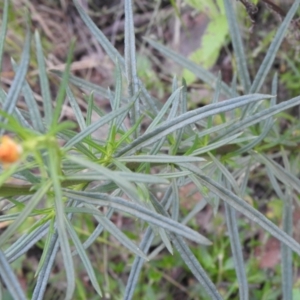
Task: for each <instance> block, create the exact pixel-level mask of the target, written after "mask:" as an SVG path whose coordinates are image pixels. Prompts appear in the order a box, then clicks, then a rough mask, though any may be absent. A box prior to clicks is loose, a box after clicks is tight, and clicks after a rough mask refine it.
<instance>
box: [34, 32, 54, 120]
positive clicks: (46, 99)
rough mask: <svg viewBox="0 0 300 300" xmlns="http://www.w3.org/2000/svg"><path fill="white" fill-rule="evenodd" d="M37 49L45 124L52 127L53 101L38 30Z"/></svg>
mask: <svg viewBox="0 0 300 300" xmlns="http://www.w3.org/2000/svg"><path fill="white" fill-rule="evenodd" d="M35 47H36V56H37V61H38V69H39V78H40V86H41V90H42V98H43V105H44V113H45V122H46V125H47V126H50V124H51V122H52V115H53V108H52V99H51V93H50V87H49V81H48V75H47V72H46V67H45V58H44V54H43V49H42V44H41V39H40V35H39V32H38V31H37V30H36V31H35Z"/></svg>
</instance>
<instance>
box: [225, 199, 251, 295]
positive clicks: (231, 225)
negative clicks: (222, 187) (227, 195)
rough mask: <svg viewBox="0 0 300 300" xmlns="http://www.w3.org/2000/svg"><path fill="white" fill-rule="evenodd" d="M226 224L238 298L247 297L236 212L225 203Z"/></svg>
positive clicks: (247, 291)
mask: <svg viewBox="0 0 300 300" xmlns="http://www.w3.org/2000/svg"><path fill="white" fill-rule="evenodd" d="M225 215H226V224H227V228H228V233H229V238H230V246H231V252H232V256H233V259H234V267H235V272H236V277H237V280H238V283H239V295H240V299H243V300H248V299H249V288H248V281H247V276H246V270H245V264H244V259H243V251H242V247H241V242H240V239H239V230H238V224H237V220H236V212H235V210H234V208H232V207H230V206H229V205H228V204H227V203H225Z"/></svg>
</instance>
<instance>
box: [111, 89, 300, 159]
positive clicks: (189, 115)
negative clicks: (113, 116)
mask: <svg viewBox="0 0 300 300" xmlns="http://www.w3.org/2000/svg"><path fill="white" fill-rule="evenodd" d="M271 97H272V96H269V95H262V94H253V95H247V96H240V97H236V98H233V99H230V100H226V101H222V102H219V103H213V104H209V105H206V106H204V107H201V108H198V109H195V110H193V111H189V112H186V113H185V114H182V115H180V116H178V117H176V118H174V119H172V120H170V121H165V122H163V123H162V124H160V125H159V126H157V127H156V128H155V129H154V130H152V131H150V132H148V133H146V134H143V135H142V136H140V137H138V138H137V139H136V140H135V141H133V142H132V143H131V144H129V145H128V146H125V147H124V148H123V149H122V150H121V151H120V152H118V153H117V155H118V156H121V155H124V154H125V153H129V152H130V153H131V152H133V151H135V150H138V149H140V148H142V147H143V146H147V145H149V144H152V143H154V142H156V141H159V140H160V139H161V138H162V137H165V136H166V135H167V134H169V133H171V132H173V131H175V130H177V129H180V128H183V127H185V126H187V125H190V124H192V123H195V122H197V121H199V120H201V119H203V118H205V117H209V116H213V115H215V114H218V113H221V112H225V111H230V110H232V109H235V108H237V107H240V106H242V105H246V104H248V103H252V102H254V101H260V100H263V99H268V98H271ZM299 98H300V97H299Z"/></svg>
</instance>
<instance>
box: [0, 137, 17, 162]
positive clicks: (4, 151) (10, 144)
mask: <svg viewBox="0 0 300 300" xmlns="http://www.w3.org/2000/svg"><path fill="white" fill-rule="evenodd" d="M21 153H22V147H21V146H20V145H18V144H17V143H16V142H15V141H14V140H13V139H11V138H10V137H9V136H8V135H4V136H3V137H2V138H1V144H0V162H1V163H3V164H11V163H14V162H16V161H17V160H18V159H19V158H20V155H21Z"/></svg>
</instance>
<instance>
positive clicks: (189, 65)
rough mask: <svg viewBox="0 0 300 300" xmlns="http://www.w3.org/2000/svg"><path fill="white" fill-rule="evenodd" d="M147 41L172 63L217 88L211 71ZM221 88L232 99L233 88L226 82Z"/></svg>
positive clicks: (153, 42) (215, 79)
mask: <svg viewBox="0 0 300 300" xmlns="http://www.w3.org/2000/svg"><path fill="white" fill-rule="evenodd" d="M145 40H146V41H147V42H148V43H149V44H150V45H151V46H152V47H153V48H155V49H156V50H158V51H160V52H161V53H162V54H164V55H165V56H166V57H169V58H170V59H172V61H175V62H176V63H178V64H180V65H181V66H182V67H184V68H186V69H188V70H190V71H191V72H192V73H194V74H195V75H196V76H197V77H198V78H200V79H201V80H202V81H204V82H205V83H207V84H208V85H210V86H211V87H212V88H215V87H216V83H217V81H218V79H217V77H216V76H215V75H213V74H212V73H210V72H209V71H207V70H205V69H204V68H202V67H200V66H198V65H197V64H195V63H194V62H192V61H190V60H188V59H186V58H185V57H184V56H182V55H180V54H177V53H176V52H174V51H172V50H170V49H168V48H167V47H165V46H163V45H161V44H159V43H157V42H155V41H153V40H150V39H148V38H145ZM221 87H222V91H223V93H224V94H225V95H226V96H228V97H231V96H232V91H231V88H230V87H229V86H228V85H227V84H226V83H224V82H221Z"/></svg>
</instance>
